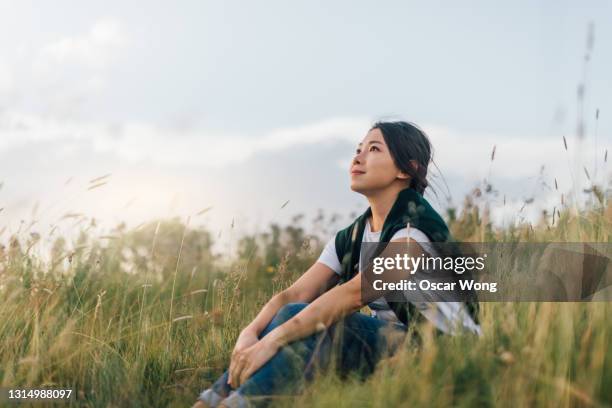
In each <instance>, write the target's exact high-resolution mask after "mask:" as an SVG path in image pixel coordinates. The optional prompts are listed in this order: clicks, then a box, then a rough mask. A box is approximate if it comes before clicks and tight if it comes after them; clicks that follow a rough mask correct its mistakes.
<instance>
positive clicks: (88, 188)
mask: <svg viewBox="0 0 612 408" xmlns="http://www.w3.org/2000/svg"><path fill="white" fill-rule="evenodd" d="M106 183H108V181H102V182H100V183H97V184H94V185H93V186H89V187H87V190H93V189H94V188H98V187H102V186H103V185H105V184H106Z"/></svg>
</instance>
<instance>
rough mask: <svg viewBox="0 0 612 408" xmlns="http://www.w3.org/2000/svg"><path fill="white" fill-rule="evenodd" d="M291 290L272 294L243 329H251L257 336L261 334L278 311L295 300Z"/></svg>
mask: <svg viewBox="0 0 612 408" xmlns="http://www.w3.org/2000/svg"><path fill="white" fill-rule="evenodd" d="M294 300H295V299H294V298H293V296H292V294H291V292H290V291H287V290H284V291H282V292H279V293H277V294H276V295H274V296H272V297H271V298H270V300H268V302H267V303H266V304H265V305H264V307H262V308H261V310H260V311H259V313H258V314H257V316H255V318H254V319H253V321H251V323H249V324H248V325H247V326H246V327H245V328H244V329H243V330H242V331H251V332H252V333H254V334H255V335H256V336H258V335H259V333H261V332H262V331H263V329H265V328H266V326H267V325H268V323H270V321H271V320H272V318H274V315H276V312H278V310H279V309H280V308H281V307H283V306H284V305H286V304H287V303H290V302H292V301H294Z"/></svg>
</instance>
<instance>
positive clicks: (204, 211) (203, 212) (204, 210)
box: [196, 206, 212, 215]
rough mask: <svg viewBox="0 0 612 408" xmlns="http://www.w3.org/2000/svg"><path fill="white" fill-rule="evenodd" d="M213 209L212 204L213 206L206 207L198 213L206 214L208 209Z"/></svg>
mask: <svg viewBox="0 0 612 408" xmlns="http://www.w3.org/2000/svg"><path fill="white" fill-rule="evenodd" d="M211 209H212V206H211V207H207V208H205V209H203V210H201V211H199V212H198V213H197V214H196V215H202V214H205V213H207V212H208V211H210V210H211Z"/></svg>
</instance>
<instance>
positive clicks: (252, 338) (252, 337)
mask: <svg viewBox="0 0 612 408" xmlns="http://www.w3.org/2000/svg"><path fill="white" fill-rule="evenodd" d="M258 341H259V338H258V337H257V334H256V333H255V332H253V331H250V330H243V331H242V332H240V335H238V340H236V345H235V346H234V350H233V351H232V358H231V360H230V366H229V372H230V375H229V377H228V379H227V383H228V384H230V385H233V384H232V382H231V378H232V377H231V373H232V368H233V367H234V366H235V365H236V362H237V361H238V354H239V353H240V352H241V351H243V350H245V349H247V348H249V347H251V346H252V345H253V344H255V343H257V342H258Z"/></svg>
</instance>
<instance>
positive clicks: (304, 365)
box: [194, 122, 480, 407]
mask: <svg viewBox="0 0 612 408" xmlns="http://www.w3.org/2000/svg"><path fill="white" fill-rule="evenodd" d="M431 159H432V149H431V144H430V142H429V139H428V138H427V136H426V135H425V133H424V132H423V131H422V130H420V129H419V128H418V127H417V126H416V125H414V124H411V123H407V122H378V123H376V124H375V125H374V126H373V127H372V128H371V129H370V130H369V132H368V133H367V135H366V136H365V137H364V138H363V140H362V141H361V143H359V145H358V147H357V150H356V152H355V156H354V158H353V160H352V162H351V166H350V180H351V189H352V190H353V191H356V192H358V193H361V194H363V195H364V196H365V197H366V198H367V199H368V202H369V204H370V207H369V208H368V209H367V210H366V212H365V213H364V214H362V215H361V216H360V217H358V218H357V219H356V220H355V222H353V223H352V224H351V225H349V226H348V227H347V228H345V229H343V230H341V231H339V232H338V233H337V234H336V235H335V237H332V238H331V239H330V240H329V242H328V243H327V245H326V246H325V249H324V250H323V252H322V253H321V256H320V257H319V259H318V260H317V262H315V264H314V265H312V266H311V267H310V269H308V270H307V271H306V272H305V273H304V274H303V275H302V276H301V277H300V278H299V279H298V280H297V281H295V282H294V283H293V284H292V285H291V286H290V287H289V288H288V289H286V290H284V291H282V292H280V293H278V294H276V295H274V296H273V297H272V298H271V299H270V300H269V301H268V303H266V305H265V306H264V307H263V308H262V310H261V311H260V312H259V314H258V315H257V316H256V317H255V319H254V320H253V321H252V322H251V323H250V324H249V325H247V326H246V327H245V328H244V329H243V330H242V332H241V333H240V335H239V337H238V340H237V342H236V345H235V347H234V350H233V352H232V357H231V362H230V365H229V369H228V370H227V371H226V372H225V373H224V374H223V375H222V376H221V377H220V378H219V379H218V380H217V382H215V383H214V384H213V385H212V387H211V388H209V389H207V390H205V391H203V392H202V393H201V394H200V396H199V398H198V401H197V402H196V404H195V405H194V407H215V406H225V407H246V406H250V405H251V403H253V402H256V401H258V399H257V397H264V396H268V397H269V396H275V395H276V396H277V395H287V394H294V393H296V392H298V391H299V390H300V388H301V387H302V386H303V385H304V384H305V383H306V381H307V380H309V379H311V378H312V375H313V374H314V373H315V372H316V370H318V369H320V368H322V367H327V366H328V364H329V363H330V362H331V361H334V362H335V363H336V364H337V367H339V368H340V372H341V373H343V374H347V373H356V374H358V375H361V376H362V377H364V376H367V375H368V374H370V373H372V372H373V371H374V368H375V366H376V364H377V362H378V361H379V360H380V359H381V358H383V357H384V356H388V355H391V354H393V353H394V352H395V351H396V350H397V348H398V346H399V345H400V344H401V341H402V339H403V337H404V336H405V333H406V331H407V328H408V325H409V324H410V323H411V322H412V321H413V320H417V318H420V319H425V320H428V321H430V322H431V323H432V324H433V325H435V327H436V328H437V329H438V330H439V332H440V333H449V334H454V333H457V332H458V331H460V330H465V331H469V332H473V333H476V334H480V327H479V325H478V324H477V318H476V315H475V314H474V312H473V311H471V310H472V309H470V308H468V307H466V305H467V304H465V303H462V302H454V301H444V299H435V302H404V303H396V302H391V301H389V302H387V300H386V297H380V298H378V299H368V298H364V297H363V296H364V295H363V293H362V291H361V276H362V274H361V271H362V270H364V269H363V267H364V259H363V258H364V255H362V254H360V250H359V248H360V244H361V242H383V243H384V242H406V241H407V240H409V243H410V245H413V246H416V247H417V248H418V249H419V250H420V252H422V251H425V252H427V253H429V254H431V255H433V256H435V255H436V253H437V252H436V251H437V250H436V248H435V247H434V246H433V245H432V243H434V242H444V241H446V240H448V238H449V233H448V228H446V224H445V223H444V221H443V220H442V218H441V217H440V216H439V214H437V213H436V212H435V211H434V210H433V209H432V208H431V206H430V205H429V203H428V202H427V200H425V199H424V198H423V193H424V191H425V189H426V187H427V186H428V182H427V180H426V175H427V167H428V165H429V163H430V161H431ZM415 208H416V209H417V210H416V211H415ZM406 221H408V222H409V225H407V222H406ZM378 296H380V295H378ZM365 305H368V306H369V307H370V309H371V310H372V316H368V315H366V314H364V313H361V312H360V309H361V308H362V307H363V306H365ZM408 306H409V307H408ZM468 309H470V310H468ZM332 345H333V346H332ZM335 347H337V348H335ZM259 401H267V399H265V398H263V399H262V398H260V399H259Z"/></svg>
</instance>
